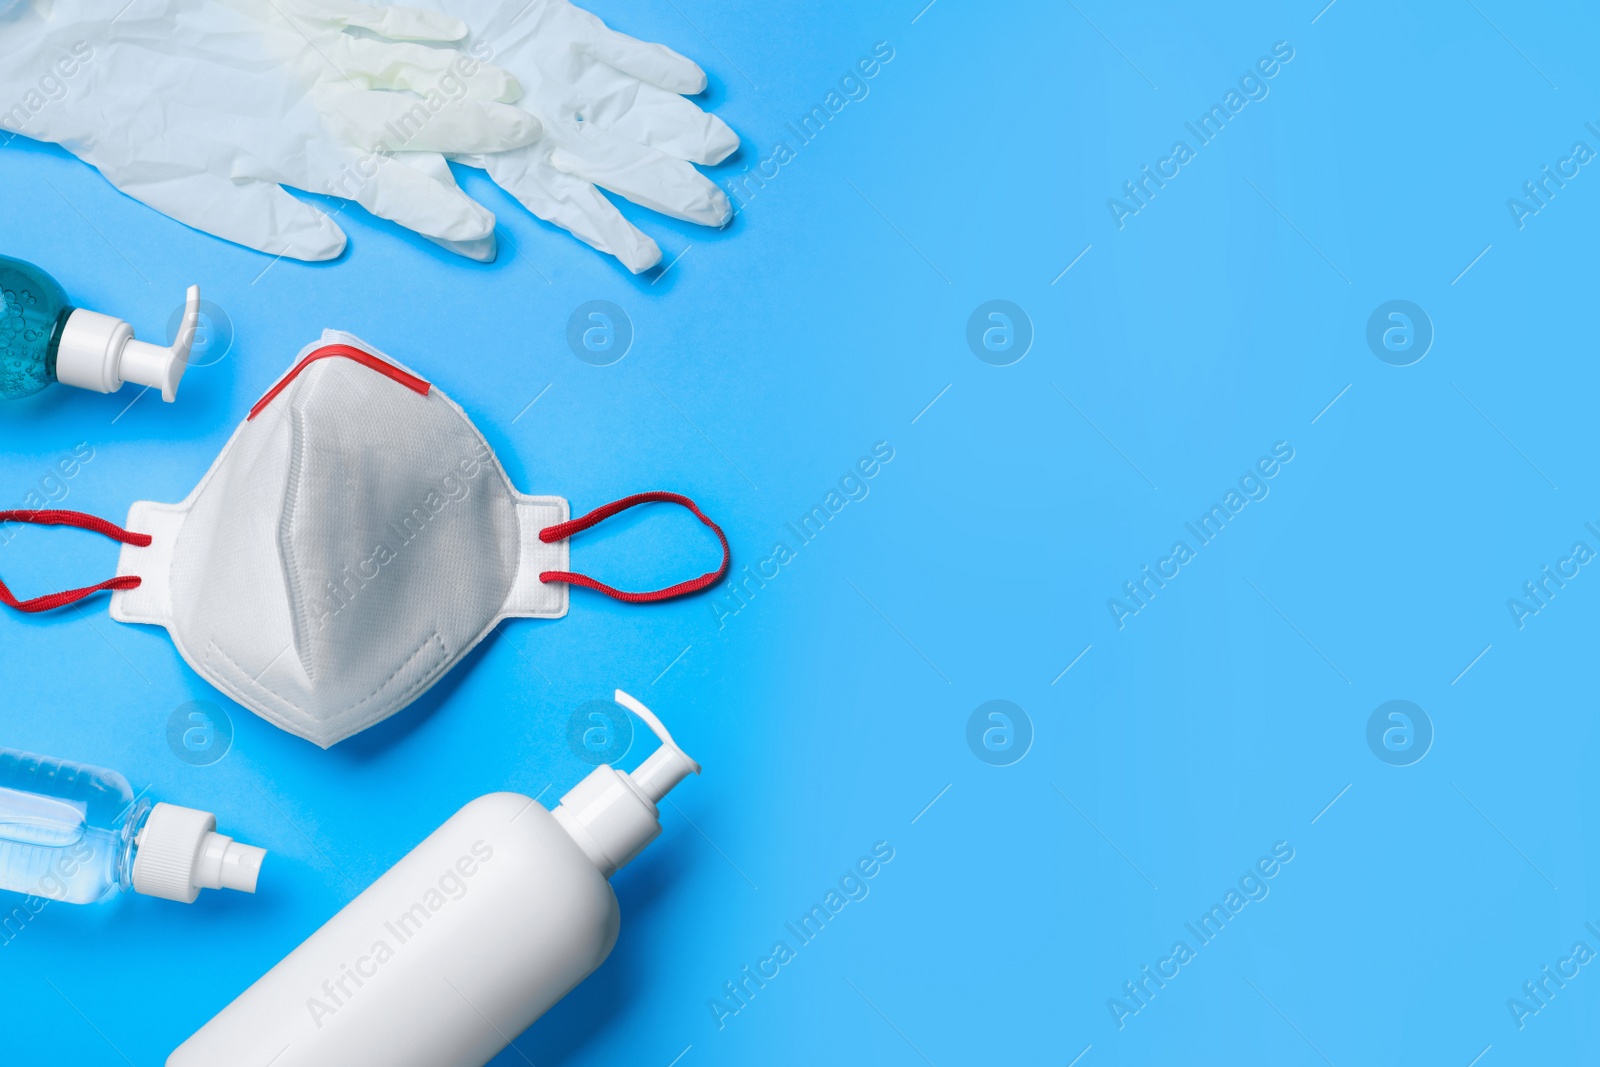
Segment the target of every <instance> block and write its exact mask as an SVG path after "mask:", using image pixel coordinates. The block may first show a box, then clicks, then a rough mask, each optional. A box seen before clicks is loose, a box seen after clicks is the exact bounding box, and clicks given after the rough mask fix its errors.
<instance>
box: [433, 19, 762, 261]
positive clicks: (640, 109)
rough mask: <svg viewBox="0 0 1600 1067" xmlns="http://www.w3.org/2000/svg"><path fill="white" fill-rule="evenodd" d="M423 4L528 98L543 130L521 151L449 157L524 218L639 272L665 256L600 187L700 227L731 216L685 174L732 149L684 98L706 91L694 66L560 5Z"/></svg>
mask: <svg viewBox="0 0 1600 1067" xmlns="http://www.w3.org/2000/svg"><path fill="white" fill-rule="evenodd" d="M421 2H423V3H425V4H427V5H428V6H430V7H433V8H435V9H437V10H441V11H447V12H449V13H450V14H452V15H457V16H459V17H461V18H462V19H463V20H465V21H466V23H467V24H468V25H469V26H470V27H471V28H472V33H471V36H470V37H469V38H468V41H469V43H470V48H469V51H472V52H473V54H475V55H483V56H485V57H487V58H492V59H493V60H494V62H495V63H498V64H500V65H502V66H504V67H505V68H506V69H507V70H508V71H510V72H511V73H512V74H513V75H514V76H515V77H516V78H517V80H518V81H519V82H520V83H521V85H522V89H523V92H524V94H525V95H524V97H523V99H522V100H521V101H520V102H519V106H521V107H523V108H526V109H527V110H529V111H532V112H534V113H535V114H537V115H538V116H539V119H540V120H541V121H542V122H543V124H544V134H543V136H541V137H540V138H539V139H538V140H537V141H534V142H533V143H532V144H529V145H527V146H525V147H522V148H516V149H513V150H511V151H502V152H494V153H487V152H479V153H467V152H455V153H452V154H451V158H453V159H455V160H457V161H458V162H462V163H466V164H468V165H470V166H474V167H481V168H482V169H483V170H485V171H486V172H488V174H489V177H490V178H492V179H493V180H494V182H495V184H497V185H499V186H500V187H501V188H502V189H504V190H506V192H508V193H510V194H511V195H512V196H514V197H515V198H516V199H517V200H518V201H520V202H521V203H522V204H523V206H525V207H526V208H527V209H528V210H529V211H531V212H533V213H534V214H535V215H537V216H539V217H540V218H542V219H544V220H545V221H547V222H552V223H554V224H555V225H557V226H560V227H561V228H562V229H564V230H567V231H568V232H570V233H571V234H572V235H573V236H575V237H577V238H579V239H580V240H583V241H585V242H587V243H588V244H590V245H593V246H594V247H595V248H597V249H599V250H600V251H602V252H606V253H608V254H610V255H613V256H616V257H617V258H618V259H619V260H621V261H622V263H623V264H624V265H625V266H626V267H627V268H628V269H629V270H631V271H633V272H634V273H635V274H637V273H639V272H640V271H644V270H647V269H649V268H650V267H653V266H655V265H656V264H657V263H658V262H660V260H661V249H660V248H659V247H657V245H656V243H655V241H653V240H651V239H650V238H649V237H648V236H646V235H645V234H644V233H643V232H642V231H640V230H639V229H638V228H637V227H635V226H634V225H633V224H632V223H630V222H628V220H627V219H625V218H624V217H623V216H622V213H621V212H620V211H618V210H617V208H616V206H615V205H613V204H612V203H611V202H610V201H609V200H607V199H606V198H605V197H604V196H603V195H601V193H600V192H599V190H598V189H596V188H595V187H596V186H600V187H601V188H605V189H609V190H610V191H611V192H613V193H616V194H618V195H619V196H623V197H626V198H627V199H629V200H631V201H633V202H634V203H636V204H639V205H640V206H641V207H647V208H650V209H651V210H653V211H659V212H661V213H662V214H665V215H671V216H672V217H673V218H678V219H683V220H685V221H687V222H695V223H699V224H700V225H702V226H723V225H726V224H727V222H728V220H729V219H730V218H732V216H733V209H732V207H731V206H730V205H729V203H728V198H727V196H726V195H725V194H724V193H723V192H722V191H721V190H720V189H718V188H717V187H716V185H714V184H713V183H712V182H711V181H709V180H708V179H707V178H706V177H705V176H704V175H702V174H701V173H700V172H699V171H697V170H695V168H694V167H693V166H692V165H691V164H694V163H700V164H706V165H712V164H716V163H720V162H722V161H723V160H724V159H726V158H727V157H728V155H729V154H730V153H732V152H733V150H734V149H735V148H737V147H739V138H738V136H737V135H735V134H734V132H733V131H732V130H731V129H729V128H728V126H727V124H726V123H724V122H723V121H722V120H721V119H719V118H717V117H716V116H714V115H710V114H707V113H706V112H704V111H702V110H701V109H700V108H699V107H697V106H695V105H694V104H693V103H691V102H690V101H688V100H686V99H684V94H688V95H694V94H696V93H700V92H703V91H704V90H705V87H706V75H705V72H704V71H703V70H701V69H700V68H699V67H698V66H696V65H695V64H694V63H693V62H692V61H690V60H688V59H686V58H684V57H683V56H681V55H679V54H678V53H676V52H674V51H672V50H671V49H670V48H666V47H664V46H662V45H659V44H648V43H646V42H644V41H640V40H637V39H636V38H633V37H629V36H627V35H626V34H622V33H618V32H616V31H615V30H612V29H610V28H609V27H607V26H606V24H605V23H603V22H601V21H600V19H598V18H597V17H595V16H594V15H592V14H590V13H589V12H587V11H584V10H583V9H582V8H578V7H574V6H573V5H572V4H570V3H568V2H567V0H533V2H532V3H527V4H524V3H523V2H521V0H518V2H517V3H511V4H506V3H501V2H500V0H421Z"/></svg>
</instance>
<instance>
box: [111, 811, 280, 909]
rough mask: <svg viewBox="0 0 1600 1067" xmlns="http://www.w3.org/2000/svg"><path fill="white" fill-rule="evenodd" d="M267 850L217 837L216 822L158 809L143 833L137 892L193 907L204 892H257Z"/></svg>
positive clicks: (189, 813) (205, 816)
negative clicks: (210, 890) (257, 882)
mask: <svg viewBox="0 0 1600 1067" xmlns="http://www.w3.org/2000/svg"><path fill="white" fill-rule="evenodd" d="M266 855H267V850H266V849H264V848H256V847H255V846H254V845H241V844H239V843H238V842H237V841H235V840H234V839H233V838H231V837H228V836H226V835H224V834H219V833H217V817H216V816H215V815H213V814H211V813H210V812H209V811H196V810H195V809H194V808H182V807H179V806H178V805H176V804H157V805H156V806H155V807H154V808H151V809H150V817H149V818H147V819H146V820H145V823H144V827H143V828H142V829H140V831H139V840H138V851H137V852H135V853H134V857H133V888H134V889H135V890H136V891H137V892H140V893H144V894H146V895H147V896H152V897H163V898H165V899H167V900H181V901H183V902H184V903H185V904H193V903H194V902H195V898H196V897H198V896H199V895H200V890H202V889H237V890H239V891H241V892H244V893H254V892H255V891H256V878H257V876H259V875H260V873H261V861H262V860H263V859H265V858H266Z"/></svg>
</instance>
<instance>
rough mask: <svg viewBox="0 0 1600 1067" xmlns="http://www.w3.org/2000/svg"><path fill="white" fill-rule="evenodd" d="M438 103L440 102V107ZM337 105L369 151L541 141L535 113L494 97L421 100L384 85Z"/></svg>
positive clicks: (485, 148)
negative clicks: (389, 89) (381, 89)
mask: <svg viewBox="0 0 1600 1067" xmlns="http://www.w3.org/2000/svg"><path fill="white" fill-rule="evenodd" d="M436 105H437V107H436ZM334 110H335V111H336V113H337V115H338V116H339V118H340V119H342V120H343V121H344V122H345V123H346V124H347V125H348V132H349V133H350V135H351V136H353V137H354V138H355V143H356V144H357V145H359V146H360V147H362V148H364V149H366V150H367V151H373V152H376V151H390V152H401V151H409V152H466V153H472V152H505V151H508V150H510V149H513V148H521V147H522V146H523V145H526V144H532V143H533V142H534V141H537V140H538V139H539V137H540V135H541V134H542V133H543V132H544V124H543V123H541V122H540V121H539V119H538V117H537V116H535V115H533V114H532V113H530V112H527V111H523V110H522V109H521V108H518V107H512V106H511V105H510V104H500V103H496V102H494V101H492V100H453V101H445V102H443V103H442V104H439V103H438V102H437V101H429V100H419V99H418V98H416V97H414V96H408V95H405V94H402V93H389V92H382V91H374V92H353V93H347V94H342V95H341V97H340V99H339V100H338V101H337V102H336V103H335V105H334Z"/></svg>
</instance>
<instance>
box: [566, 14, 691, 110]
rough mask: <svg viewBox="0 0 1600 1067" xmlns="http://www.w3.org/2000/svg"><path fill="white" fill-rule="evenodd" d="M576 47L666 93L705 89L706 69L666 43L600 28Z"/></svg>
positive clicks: (689, 92)
mask: <svg viewBox="0 0 1600 1067" xmlns="http://www.w3.org/2000/svg"><path fill="white" fill-rule="evenodd" d="M580 47H581V48H582V49H583V50H584V51H585V52H587V53H588V54H589V55H591V56H593V57H594V58H595V59H598V60H599V61H600V62H602V63H607V64H609V65H611V66H613V67H616V68H617V69H618V70H620V71H622V72H623V73H624V74H631V75H633V76H634V77H635V78H638V79H639V80H640V81H643V82H649V83H650V84H651V85H658V86H660V87H661V88H663V89H665V90H667V91H668V92H672V93H684V94H687V95H689V96H693V95H694V94H696V93H701V92H704V91H705V88H706V72H705V71H703V70H701V69H700V67H699V65H698V64H696V63H695V62H694V60H692V59H688V58H686V57H684V56H681V55H679V54H678V53H676V52H674V51H673V50H672V49H670V48H668V47H667V46H666V45H662V44H650V43H649V42H647V41H641V40H639V39H638V38H637V37H629V36H628V35H627V34H625V33H618V32H617V31H616V30H613V29H609V28H604V27H603V28H602V29H601V30H600V32H598V33H597V34H595V36H594V37H592V38H590V39H589V40H587V41H584V42H583V43H582V44H581V46H580Z"/></svg>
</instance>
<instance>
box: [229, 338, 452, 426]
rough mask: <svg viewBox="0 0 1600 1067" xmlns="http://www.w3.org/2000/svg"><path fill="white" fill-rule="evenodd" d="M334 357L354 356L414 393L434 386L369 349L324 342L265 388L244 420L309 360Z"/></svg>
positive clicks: (264, 405)
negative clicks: (264, 391) (277, 380)
mask: <svg viewBox="0 0 1600 1067" xmlns="http://www.w3.org/2000/svg"><path fill="white" fill-rule="evenodd" d="M333 357H338V358H340V359H353V360H355V361H356V362H357V363H359V364H361V365H362V366H363V367H368V368H370V369H372V370H375V371H377V372H378V373H379V374H381V375H383V376H384V377H385V378H389V379H391V380H393V381H397V382H399V383H400V384H401V385H403V386H405V387H406V388H407V389H410V390H411V391H412V392H413V393H420V394H421V395H422V396H427V395H428V390H429V389H431V388H433V387H432V386H431V385H429V384H428V383H427V382H425V381H423V380H422V379H421V378H418V377H417V376H416V375H415V374H407V373H406V372H405V371H403V370H401V369H400V368H399V367H396V366H395V365H394V364H393V363H390V362H389V361H387V360H383V359H379V358H378V357H377V356H375V355H373V354H372V353H371V352H363V351H362V350H361V349H359V348H354V347H352V346H350V345H323V346H322V347H321V348H319V349H317V350H316V351H315V352H312V353H311V354H310V355H308V356H306V358H305V359H302V360H301V361H300V362H299V363H296V364H295V365H294V370H292V371H290V372H289V373H288V374H285V375H284V376H283V378H282V380H280V381H279V382H278V384H277V385H274V386H273V387H272V388H271V389H268V390H267V395H266V396H264V397H262V398H261V399H260V400H257V401H256V406H255V407H253V408H251V409H250V414H249V416H248V417H247V418H246V419H245V420H244V421H245V422H249V421H251V420H252V419H254V418H255V417H256V416H257V415H259V414H261V413H262V412H263V411H265V410H266V408H267V405H268V404H270V403H272V402H273V401H274V400H276V399H277V398H278V394H279V393H281V392H283V391H284V390H285V389H287V388H289V383H290V382H292V381H294V380H295V379H296V378H298V377H300V372H301V371H303V370H305V369H306V368H307V367H309V366H310V365H311V364H312V363H315V362H316V361H317V360H319V359H331V358H333Z"/></svg>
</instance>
